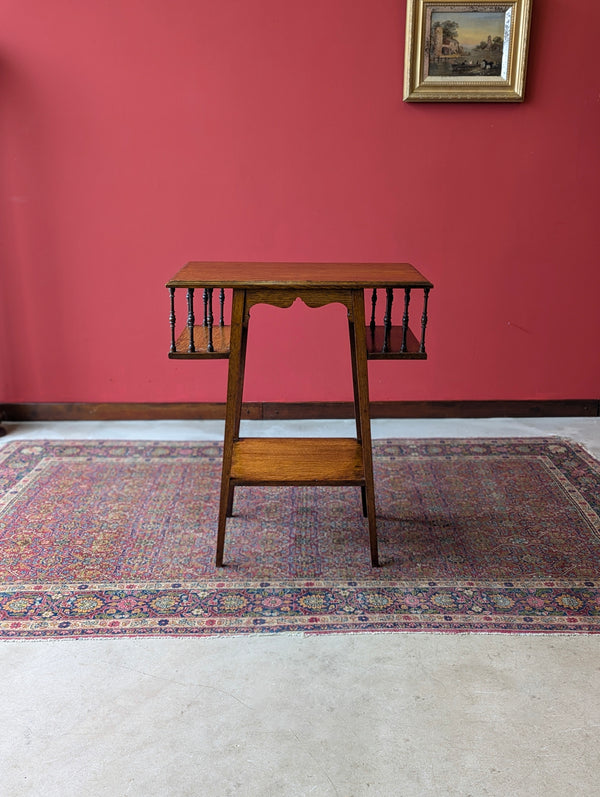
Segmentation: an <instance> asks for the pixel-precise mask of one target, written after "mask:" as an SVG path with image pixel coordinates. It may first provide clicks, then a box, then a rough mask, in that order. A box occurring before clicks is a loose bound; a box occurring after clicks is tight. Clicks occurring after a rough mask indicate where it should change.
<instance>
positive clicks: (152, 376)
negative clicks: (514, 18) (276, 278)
mask: <svg viewBox="0 0 600 797" xmlns="http://www.w3.org/2000/svg"><path fill="white" fill-rule="evenodd" d="M534 6H535V8H534V15H533V20H532V36H531V46H530V59H529V70H528V80H527V91H526V101H525V103H523V104H515V105H502V104H474V105H452V104H426V105H416V104H406V103H403V102H402V74H403V59H404V25H405V2H404V0H85V2H82V0H0V198H1V203H2V209H1V213H0V242H1V246H2V250H1V259H0V262H1V266H0V268H1V277H0V294H1V295H0V377H1V382H0V385H1V387H0V402H21V401H25V402H30V401H32V402H34V401H92V402H101V401H118V402H121V401H144V402H146V401H148V402H152V401H222V400H224V398H225V383H226V369H225V363H223V362H219V363H194V362H177V363H176V362H172V361H169V360H168V359H167V351H168V345H169V327H168V296H167V291H166V290H165V288H164V283H165V281H166V280H167V279H169V278H170V277H171V276H172V275H173V274H174V273H175V271H176V270H177V269H178V268H179V267H180V266H181V265H183V264H184V263H185V262H186V261H187V260H191V259H195V260H203V259H205V260H210V259H222V260H228V259H244V260H284V261H295V260H307V261H312V260H317V261H318V260H332V261H344V260H354V261H397V260H402V261H409V262H412V263H413V264H414V265H416V266H417V267H419V268H421V270H422V271H423V272H424V273H425V274H426V275H427V276H428V277H429V278H430V279H431V280H432V281H433V282H434V283H435V290H434V291H433V293H432V297H431V307H430V333H429V338H428V342H429V351H430V359H429V360H428V361H427V362H425V363H422V362H417V363H374V364H371V366H370V374H371V396H372V398H374V399H377V400H401V399H411V400H421V399H423V400H425V399H431V400H435V399H472V400H476V399H501V398H504V399H530V398H537V399H550V398H594V397H598V396H600V354H599V351H600V347H599V345H598V344H599V341H600V313H599V312H598V297H599V295H600V290H599V289H600V268H599V257H598V250H599V246H598V244H599V242H600V236H599V228H600V221H599V219H598V210H597V207H598V189H599V179H598V178H599V175H600V169H599V154H598V133H599V124H598V123H599V107H600V80H599V78H598V75H599V74H600V70H599V69H598V53H597V52H596V48H595V47H594V46H593V40H592V41H591V42H590V37H592V39H593V31H595V30H597V29H598V28H600V3H598V0H578V2H577V3H574V2H572V0H535V2H534ZM586 41H587V42H588V43H587V44H586ZM274 319H275V320H276V321H277V334H276V335H274V334H273V329H274V328H275V324H274V323H273V321H274ZM348 370H349V369H348V361H347V345H346V342H345V326H344V319H343V310H342V309H341V308H339V307H338V308H324V309H322V310H312V311H311V310H308V309H306V308H304V307H303V306H301V305H298V304H296V305H295V306H294V308H293V309H292V310H291V311H281V310H278V309H276V308H267V307H261V308H258V309H257V310H256V311H255V313H254V326H253V327H252V330H251V338H250V346H249V354H248V375H247V382H246V385H247V389H246V398H247V399H248V400H253V401H258V400H269V401H286V400H347V399H349V398H350V397H351V388H350V379H349V375H348Z"/></svg>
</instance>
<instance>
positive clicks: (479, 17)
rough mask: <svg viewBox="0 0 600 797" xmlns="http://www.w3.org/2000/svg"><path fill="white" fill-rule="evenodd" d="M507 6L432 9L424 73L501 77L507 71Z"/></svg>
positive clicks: (432, 74)
mask: <svg viewBox="0 0 600 797" xmlns="http://www.w3.org/2000/svg"><path fill="white" fill-rule="evenodd" d="M509 34H510V10H506V8H502V7H498V9H497V10H493V11H491V10H488V9H485V8H484V9H483V10H481V11H473V10H468V11H452V12H450V11H448V10H446V11H443V10H439V11H432V13H431V16H430V22H429V37H428V39H429V51H428V59H427V60H428V64H427V68H426V75H429V76H432V77H433V76H435V77H459V76H462V77H500V76H503V73H505V72H506V59H505V57H504V54H505V51H506V43H507V37H508V35H509Z"/></svg>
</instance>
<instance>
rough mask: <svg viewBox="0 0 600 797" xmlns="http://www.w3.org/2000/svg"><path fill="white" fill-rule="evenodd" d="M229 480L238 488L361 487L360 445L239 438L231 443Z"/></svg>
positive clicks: (327, 440) (341, 440) (348, 441)
mask: <svg viewBox="0 0 600 797" xmlns="http://www.w3.org/2000/svg"><path fill="white" fill-rule="evenodd" d="M231 478H232V479H233V480H234V481H235V482H236V484H239V485H242V484H244V485H265V484H272V485H286V484H288V485H317V484H323V483H326V484H329V485H338V486H347V485H360V484H362V482H363V481H364V470H363V459H362V452H361V445H360V443H359V442H358V441H356V440H352V439H349V438H306V437H304V438H303V437H296V438H291V437H287V438H253V437H246V438H242V439H241V440H237V441H236V442H234V444H233V463H232V467H231Z"/></svg>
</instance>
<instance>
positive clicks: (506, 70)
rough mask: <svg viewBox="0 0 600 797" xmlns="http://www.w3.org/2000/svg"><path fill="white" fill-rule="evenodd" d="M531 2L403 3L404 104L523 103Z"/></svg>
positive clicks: (431, 0) (432, 0) (415, 0)
mask: <svg viewBox="0 0 600 797" xmlns="http://www.w3.org/2000/svg"><path fill="white" fill-rule="evenodd" d="M531 2H532V0H505V2H498V0H479V2H460V0H459V2H451V1H449V0H407V9H406V54H405V63H404V101H405V102H522V101H523V99H524V93H525V73H526V68H527V51H528V46H529V23H530V19H531Z"/></svg>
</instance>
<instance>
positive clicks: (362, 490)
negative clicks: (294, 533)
mask: <svg viewBox="0 0 600 797" xmlns="http://www.w3.org/2000/svg"><path fill="white" fill-rule="evenodd" d="M353 315H354V314H353V311H352V310H351V308H348V331H349V333H350V361H351V363H352V388H353V390H354V419H355V421H356V439H357V440H358V442H359V443H361V445H362V432H361V418H360V401H359V396H358V375H357V372H356V341H355V338H354V321H353ZM360 497H361V502H362V513H363V517H367V495H366V490H365V487H364V485H363V486H362V487H361V488H360Z"/></svg>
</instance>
